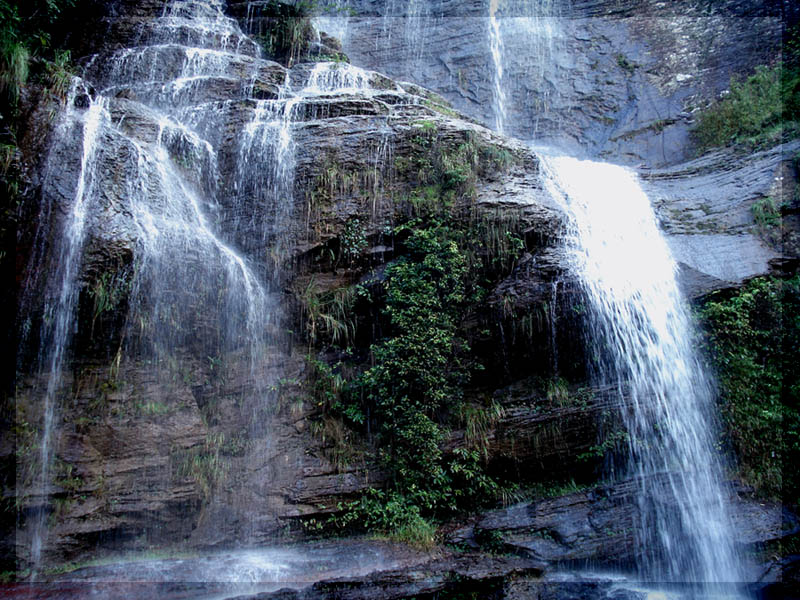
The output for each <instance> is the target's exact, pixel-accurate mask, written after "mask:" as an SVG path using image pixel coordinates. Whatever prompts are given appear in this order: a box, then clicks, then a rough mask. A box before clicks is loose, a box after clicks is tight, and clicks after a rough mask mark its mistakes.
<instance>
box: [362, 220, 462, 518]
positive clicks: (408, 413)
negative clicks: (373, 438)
mask: <svg viewBox="0 0 800 600" xmlns="http://www.w3.org/2000/svg"><path fill="white" fill-rule="evenodd" d="M401 232H408V233H410V236H409V238H408V239H407V240H406V243H405V245H406V248H407V250H408V254H407V255H406V256H403V257H401V258H400V259H398V260H397V261H396V262H395V263H394V264H392V265H391V266H390V267H389V268H388V269H387V271H386V283H385V287H386V295H387V299H386V309H385V313H386V315H387V316H388V318H389V321H390V324H391V330H392V331H391V335H390V337H388V338H387V339H385V340H384V341H382V342H380V343H378V344H375V345H373V347H372V355H373V361H374V364H373V366H372V367H371V368H370V369H368V370H367V371H366V372H364V373H363V374H362V375H361V376H360V377H359V378H358V380H357V381H356V382H355V384H354V388H355V389H356V390H357V391H358V395H359V396H361V398H362V399H363V400H362V401H363V402H366V403H367V404H369V405H370V406H371V407H373V410H374V415H375V419H376V420H377V421H378V423H379V427H380V438H381V440H382V442H383V444H382V446H383V447H384V448H385V451H386V463H387V465H389V466H390V467H391V469H392V471H393V474H394V476H395V482H396V485H397V486H398V487H402V488H403V489H407V490H409V491H413V492H414V493H415V494H417V493H418V492H421V491H424V490H430V489H432V488H433V487H439V486H440V485H441V484H443V483H444V480H445V479H446V477H447V475H446V472H445V469H444V466H443V465H442V460H441V458H442V457H441V451H440V450H439V442H440V441H441V432H440V430H439V427H438V425H437V424H436V423H435V422H434V420H433V418H434V417H435V416H436V415H437V413H438V411H439V410H440V409H442V408H444V407H446V406H449V405H453V404H454V403H455V402H456V401H457V400H458V397H459V388H458V384H459V383H461V382H462V381H463V379H464V377H465V376H466V375H465V374H464V373H463V370H462V368H461V365H460V363H459V360H458V358H457V350H458V346H460V345H463V342H462V341H461V340H457V339H456V338H457V335H456V330H457V325H458V315H459V308H460V307H461V306H462V304H463V302H464V276H465V274H466V265H465V262H464V257H463V255H462V254H461V253H460V252H459V250H458V247H457V246H456V244H455V242H453V241H452V240H450V239H448V236H447V233H448V230H447V228H445V227H441V226H435V227H431V228H425V229H411V228H410V227H403V228H402V229H401ZM417 495H419V494H417ZM440 500H441V498H438V497H429V498H427V499H426V500H424V503H425V508H430V509H433V508H435V507H436V505H437V503H438V502H439V501H440Z"/></svg>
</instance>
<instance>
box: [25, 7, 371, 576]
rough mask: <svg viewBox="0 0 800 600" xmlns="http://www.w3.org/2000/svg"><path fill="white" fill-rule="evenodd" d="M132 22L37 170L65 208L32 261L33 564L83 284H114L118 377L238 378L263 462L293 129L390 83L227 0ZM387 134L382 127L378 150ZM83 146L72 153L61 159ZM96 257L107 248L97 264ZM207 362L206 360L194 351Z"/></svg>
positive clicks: (159, 471)
mask: <svg viewBox="0 0 800 600" xmlns="http://www.w3.org/2000/svg"><path fill="white" fill-rule="evenodd" d="M137 34H138V35H137V38H136V44H138V45H136V46H134V47H130V48H114V49H110V50H107V51H105V52H102V53H100V54H97V55H95V56H93V57H91V59H90V60H89V61H88V63H87V65H86V67H85V70H84V74H83V77H84V79H83V80H82V79H80V78H76V81H75V84H74V86H73V88H74V89H73V92H72V93H71V95H70V97H69V99H68V103H67V108H66V110H65V111H64V114H63V115H62V118H61V124H60V125H59V128H60V129H59V133H58V135H56V136H55V142H54V144H53V146H52V147H51V149H50V154H49V158H48V160H47V165H46V172H47V173H49V174H51V179H52V181H53V183H52V184H48V183H47V182H45V185H44V186H43V192H42V206H43V211H45V212H46V213H47V214H52V215H58V214H62V213H63V214H65V215H66V216H65V217H63V218H62V219H61V221H60V225H59V226H60V230H59V231H56V232H55V236H54V238H55V239H56V240H57V248H56V253H57V254H58V256H57V260H56V258H55V257H54V256H52V254H53V251H52V250H51V251H50V253H49V254H48V252H47V251H46V250H42V251H41V252H40V253H39V254H37V259H36V260H37V261H38V262H37V264H36V265H33V266H32V268H31V271H32V272H38V271H40V270H43V271H46V270H47V269H50V271H52V273H51V274H50V275H48V277H47V281H48V288H47V289H48V292H47V295H46V297H45V302H44V304H45V307H44V318H43V319H42V323H43V324H42V327H41V329H42V331H41V333H40V335H39V340H40V345H41V349H40V351H39V355H40V359H39V364H40V367H39V368H40V372H39V376H38V379H39V380H41V381H42V382H44V383H43V384H42V385H41V387H42V389H40V390H36V391H34V392H33V395H32V397H35V398H37V400H36V401H37V402H38V401H39V400H38V399H41V405H42V409H41V410H40V411H39V412H41V413H42V417H41V418H39V417H38V416H37V415H38V413H37V415H29V420H30V421H31V422H35V423H37V424H40V427H39V435H38V444H39V455H40V456H39V458H38V459H37V463H38V464H37V466H36V467H35V468H36V469H38V474H37V478H36V481H35V484H36V486H37V487H38V489H37V490H36V491H35V494H37V497H39V498H40V505H41V506H42V508H41V510H39V511H38V516H36V519H35V522H31V523H29V525H30V527H29V532H28V534H29V535H30V536H31V540H30V548H31V558H32V560H33V562H34V564H35V565H37V566H39V565H40V564H43V563H44V562H46V550H47V535H48V532H47V529H48V511H49V509H48V497H51V496H52V495H53V494H54V493H56V494H57V493H59V490H58V486H57V484H56V482H55V481H54V479H55V478H54V473H53V469H52V468H51V464H53V463H54V461H55V460H57V459H58V452H59V439H60V432H61V430H62V428H63V424H62V423H61V420H60V416H59V411H58V403H59V399H60V398H65V397H66V396H67V392H68V390H67V387H68V384H69V380H68V379H67V377H66V376H67V375H68V374H69V372H70V369H71V365H70V353H69V348H70V345H71V344H73V343H74V341H73V337H74V336H75V334H76V333H80V332H79V331H78V330H79V325H80V324H79V314H78V312H79V311H78V305H79V302H80V298H81V296H82V294H83V295H86V294H87V293H88V294H89V295H91V294H93V293H99V292H97V290H99V289H100V288H101V287H102V286H101V284H109V283H110V282H111V281H115V282H121V283H120V286H119V287H120V288H124V290H123V291H124V292H125V295H126V304H125V305H124V306H123V307H122V308H121V309H120V310H123V311H124V314H123V318H122V319H121V323H122V325H120V327H121V329H122V331H121V332H120V339H119V342H118V348H117V347H116V346H115V348H114V349H115V350H116V356H114V357H113V358H112V364H111V366H110V368H109V369H108V372H109V375H108V377H109V378H110V379H114V378H117V377H120V378H121V376H120V373H124V372H125V370H126V368H127V369H128V372H132V371H133V370H134V369H135V368H136V366H137V365H138V366H139V368H141V369H143V370H146V371H147V373H148V378H150V377H151V378H152V381H151V382H148V385H155V386H157V385H163V386H166V387H165V388H164V389H165V390H169V389H171V388H170V386H172V385H173V384H174V382H175V380H176V379H181V380H182V383H183V384H185V385H187V386H188V385H190V384H191V385H192V386H193V387H202V385H206V384H207V379H200V380H199V381H192V378H193V377H201V378H202V377H206V378H207V377H210V376H212V375H213V377H215V378H219V379H220V380H225V379H226V378H228V377H230V378H231V379H233V378H236V380H237V381H238V382H241V383H240V384H238V386H237V388H236V391H235V393H236V394H237V395H238V396H237V398H235V399H234V402H233V403H232V405H233V407H232V408H231V410H234V411H238V417H236V418H238V419H239V420H240V421H241V422H242V423H243V425H242V429H243V430H244V432H243V433H244V434H246V436H247V439H248V440H249V442H250V445H249V446H247V452H248V453H249V454H248V457H250V458H253V459H254V462H256V463H257V464H262V463H263V462H264V461H259V460H257V459H259V458H264V457H265V456H266V452H267V450H268V449H269V448H270V445H271V442H270V437H269V430H268V418H267V415H268V414H269V410H270V409H271V408H270V407H271V406H272V405H273V404H274V401H275V397H276V389H277V386H276V385H275V380H276V379H277V378H278V377H279V376H280V374H279V373H278V371H279V368H280V361H281V360H284V359H282V358H280V357H281V356H285V354H286V350H285V348H286V347H288V342H287V340H286V337H287V334H286V333H285V331H286V330H285V329H284V328H282V327H281V311H280V302H281V296H282V294H283V291H282V284H281V277H282V267H281V265H282V264H283V262H284V261H285V259H286V253H287V251H288V248H289V245H290V242H291V241H292V240H291V235H293V233H292V231H293V229H292V227H291V224H292V218H293V216H294V208H295V202H294V187H295V180H294V171H295V162H296V161H295V152H296V148H295V142H294V130H295V127H296V126H297V123H298V122H299V121H305V120H309V119H314V118H316V117H317V112H319V111H321V112H324V111H325V110H326V98H325V96H326V95H329V94H331V93H333V92H335V93H348V92H351V93H362V94H363V93H381V91H382V90H379V89H374V90H373V89H372V88H370V81H371V78H372V75H371V74H369V73H368V72H366V71H364V70H361V69H358V68H357V67H353V66H351V65H348V64H340V63H318V64H316V65H315V66H314V67H312V68H309V67H307V66H303V65H300V66H298V67H297V69H295V70H293V71H292V72H290V71H288V70H287V69H285V68H283V67H281V66H280V65H278V64H277V63H273V62H271V61H267V60H264V59H262V58H260V54H261V50H260V48H259V46H258V45H257V44H256V43H255V42H254V41H253V40H252V39H250V38H248V37H247V36H245V35H244V34H243V33H242V32H241V30H240V28H239V25H238V24H237V23H236V21H234V20H233V19H232V18H229V17H227V16H226V15H225V14H224V11H223V3H222V2H221V0H207V1H197V0H172V1H170V2H167V3H165V8H164V11H163V13H162V14H161V15H160V16H157V17H156V18H154V19H152V20H146V21H143V22H142V24H140V26H139V28H138V32H137ZM88 90H91V97H90V94H89V92H88ZM79 96H80V98H78V97H79ZM84 98H89V100H88V101H87V100H85V99H84ZM309 99H311V103H310V104H307V103H306V100H309ZM79 100H80V101H79ZM314 102H316V104H314ZM319 116H321V117H322V116H325V115H324V114H320V115H319ZM385 141H386V140H385V136H384V135H383V133H381V135H380V136H379V139H378V140H376V147H377V151H378V152H382V151H383V150H382V149H384V147H385ZM76 148H80V164H79V166H78V167H79V168H76V166H75V164H73V163H74V162H75V161H74V160H72V161H71V160H65V157H69V156H70V155H71V154H74V153H75V149H76ZM384 158H385V157H384ZM377 160H378V159H377V158H376V161H377ZM376 164H377V163H376ZM376 168H377V167H376ZM75 173H78V177H77V180H75ZM376 181H377V175H376ZM70 186H73V187H72V189H73V190H74V191H73V192H70V193H69V197H64V193H63V189H65V188H69V187H70ZM47 235H48V234H47V233H46V232H44V231H43V232H42V233H41V235H40V237H42V238H46V237H47ZM109 235H110V236H111V242H112V243H111V245H110V246H109V240H108V239H107V237H106V236H109ZM119 247H121V248H122V249H121V250H116V248H119ZM109 248H111V250H110V251H109ZM115 253H116V254H115ZM109 254H110V256H109ZM98 256H101V257H105V258H103V259H101V262H100V263H97V262H92V261H96V260H97V257H98ZM102 261H105V262H102ZM51 264H54V265H55V267H50V266H49V265H51ZM105 269H111V270H112V271H113V270H114V269H117V270H118V272H119V273H121V275H119V277H117V271H114V272H113V273H112V272H111V271H109V272H108V273H107V272H105V271H104V270H105ZM98 271H99V272H98ZM109 275H110V276H109ZM31 285H33V284H31ZM106 292H108V290H107V289H106V290H104V291H103V293H106ZM33 293H34V292H33V289H31V290H29V291H28V292H26V294H27V295H26V297H28V296H30V295H31V294H33ZM115 344H117V342H115ZM182 361H183V362H182ZM209 361H210V363H211V368H210V370H209V369H208V368H207V369H205V371H204V370H203V367H201V366H198V365H206V366H208V364H209ZM182 365H189V366H187V367H184V366H182ZM192 365H194V366H192ZM204 372H205V373H206V375H203V373H204ZM195 373H199V375H195ZM163 399H164V401H167V400H168V398H166V397H165V398H163ZM228 417H230V415H228ZM234 423H235V421H234ZM234 426H235V425H234ZM221 427H222V425H214V424H213V423H207V424H206V430H207V439H209V437H208V436H211V439H215V438H214V437H213V436H215V435H217V434H219V433H230V432H228V431H223V430H222V429H221ZM172 452H173V449H171V448H168V449H167V450H166V451H165V452H164V456H160V457H159V462H158V464H152V463H147V462H146V461H145V459H144V458H143V459H142V462H141V464H140V465H136V464H134V463H135V459H134V461H133V462H132V463H131V465H130V468H131V469H132V470H133V472H135V473H137V477H141V481H142V484H143V486H144V485H147V486H148V487H150V488H153V487H155V488H159V487H160V488H165V489H166V488H168V487H169V486H170V485H171V483H172V480H173V478H174V477H175V476H176V475H175V466H174V465H172V464H171V462H170V461H171V460H172V459H171V458H170V454H171V453H172ZM23 471H24V469H20V472H23ZM264 473H265V474H264V475H261V477H268V476H269V475H268V473H267V471H264ZM178 476H179V477H180V475H178ZM19 487H20V489H23V488H25V489H29V486H27V485H26V484H25V483H24V482H21V484H20V486H19ZM28 493H29V494H31V493H32V492H30V491H29V492H28ZM207 493H208V490H207ZM210 500H214V498H211V499H210ZM150 510H151V511H152V513H153V517H154V518H155V519H154V520H156V521H157V520H158V515H157V514H156V513H157V509H150ZM242 510H244V511H245V512H247V511H248V509H247V507H244V508H243V509H242ZM165 518H166V517H165ZM243 521H246V519H243ZM240 527H241V531H242V539H241V540H240V543H242V544H247V543H248V542H250V541H251V540H255V539H259V538H257V537H256V535H257V533H258V532H257V531H256V529H257V526H256V524H254V523H251V524H249V525H248V524H247V523H242V524H241V525H240Z"/></svg>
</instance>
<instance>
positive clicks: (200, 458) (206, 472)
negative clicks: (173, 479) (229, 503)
mask: <svg viewBox="0 0 800 600" xmlns="http://www.w3.org/2000/svg"><path fill="white" fill-rule="evenodd" d="M245 448H246V442H245V441H244V440H243V439H242V438H239V437H232V438H227V437H226V436H225V434H224V433H222V432H218V433H209V434H208V435H206V439H205V442H204V443H203V444H202V445H201V446H199V447H193V448H189V449H186V450H183V449H178V450H175V451H174V452H173V454H172V456H171V459H172V464H173V469H174V471H175V474H176V476H178V477H186V478H189V479H193V480H194V482H195V483H196V484H197V486H198V487H199V488H200V492H201V493H202V495H203V498H204V499H205V500H208V499H210V498H211V493H212V491H213V490H214V488H215V487H216V486H217V485H218V484H219V483H220V482H221V481H222V480H223V479H224V478H225V477H226V476H227V474H228V469H229V466H230V461H229V459H228V458H227V457H230V456H238V455H241V454H243V453H244V450H245Z"/></svg>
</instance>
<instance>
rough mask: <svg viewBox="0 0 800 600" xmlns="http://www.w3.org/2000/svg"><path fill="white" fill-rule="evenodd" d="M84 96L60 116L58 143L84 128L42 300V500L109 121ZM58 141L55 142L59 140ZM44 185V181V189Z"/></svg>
mask: <svg viewBox="0 0 800 600" xmlns="http://www.w3.org/2000/svg"><path fill="white" fill-rule="evenodd" d="M78 93H83V90H82V88H81V86H80V82H79V81H78V80H77V79H75V80H73V82H72V85H71V89H70V92H69V94H68V96H67V110H66V112H65V114H64V116H63V120H64V123H63V125H62V132H63V133H64V137H59V141H60V142H62V143H65V144H68V143H69V140H70V139H71V136H72V131H76V130H77V131H80V130H82V154H81V159H80V166H79V171H78V180H77V184H76V186H75V195H74V198H73V200H72V205H71V207H70V210H69V213H68V215H67V219H66V222H65V224H64V228H63V231H62V232H61V234H60V235H59V236H58V238H57V239H58V250H57V252H58V261H57V263H56V273H55V275H54V277H53V278H52V279H51V280H50V282H51V283H50V285H49V286H48V287H49V293H48V295H47V297H46V299H45V307H44V311H45V317H44V322H43V325H42V328H43V331H42V333H41V339H42V340H43V341H42V347H41V349H40V352H39V363H40V365H42V368H43V369H44V371H45V373H46V376H47V378H46V382H47V383H46V387H45V389H44V390H43V392H42V395H43V402H42V405H43V408H42V412H43V424H42V432H41V439H40V444H39V465H40V471H39V474H38V482H37V487H38V492H39V495H40V497H41V498H42V499H44V498H45V497H46V496H47V492H48V488H49V486H50V478H51V472H52V462H53V458H54V452H53V449H54V446H55V444H56V442H57V439H58V436H57V435H56V433H55V431H54V430H55V429H56V427H57V420H58V415H59V407H58V394H59V392H60V389H61V386H62V383H63V371H64V369H65V361H66V354H67V351H68V347H69V343H70V340H71V334H72V328H73V323H74V317H75V311H76V307H77V299H78V293H79V291H80V288H79V285H78V273H79V270H80V265H81V252H82V250H83V246H84V244H85V240H86V221H87V214H88V212H89V211H90V210H91V206H90V204H91V203H92V200H93V195H94V183H95V178H94V173H93V171H92V168H91V167H92V161H93V158H94V156H95V153H96V151H97V147H98V140H99V134H100V131H101V125H102V124H103V122H104V120H107V119H108V113H107V111H106V105H105V102H104V101H103V99H102V98H100V99H98V100H97V101H90V102H91V103H90V106H89V108H88V110H85V111H79V110H77V109H76V108H75V107H74V104H75V97H76V96H77V94H78ZM57 143H58V142H57ZM59 150H60V148H59V147H58V146H57V147H55V148H53V149H52V151H51V152H52V155H53V156H56V155H58V154H59ZM46 187H47V182H46V183H45V188H46ZM46 519H47V514H46V513H45V511H40V512H39V513H38V514H37V515H36V517H35V523H34V525H33V541H32V548H31V555H32V562H33V564H34V570H35V571H36V570H38V568H39V565H40V562H41V559H42V548H43V545H44V542H45V537H46V535H47V531H46V529H47V528H46Z"/></svg>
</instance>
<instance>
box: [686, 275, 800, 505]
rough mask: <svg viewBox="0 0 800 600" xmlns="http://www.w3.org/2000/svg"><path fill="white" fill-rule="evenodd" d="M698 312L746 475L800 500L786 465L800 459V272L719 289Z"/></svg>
mask: <svg viewBox="0 0 800 600" xmlns="http://www.w3.org/2000/svg"><path fill="white" fill-rule="evenodd" d="M700 316H701V319H702V322H703V324H704V326H705V329H706V349H707V351H708V353H709V356H710V359H711V361H712V362H713V364H714V366H715V367H716V370H717V373H718V377H719V385H720V396H721V397H720V403H721V412H722V417H723V421H724V425H725V431H726V434H727V439H728V441H729V442H730V443H731V444H732V446H733V449H734V450H735V451H736V454H737V457H738V459H739V471H740V475H741V476H742V478H743V479H744V480H746V481H747V482H748V483H750V484H752V485H754V486H756V487H757V488H759V489H761V490H762V491H763V492H764V493H766V494H771V495H779V494H780V493H781V491H783V497H784V499H785V500H787V501H790V502H797V500H798V483H799V480H798V476H797V475H796V474H795V473H793V472H792V471H791V470H787V471H783V469H782V465H783V464H795V463H797V462H798V461H800V416H799V414H800V413H799V412H798V409H799V408H800V401H799V400H798V399H799V398H800V352H799V351H798V349H800V278H798V277H795V278H794V279H791V280H779V279H771V278H760V279H755V280H753V281H751V282H749V283H748V284H747V285H745V286H744V287H743V288H741V289H740V290H738V291H737V292H736V293H735V294H733V295H726V294H723V293H716V294H713V295H712V296H711V298H710V299H709V300H708V301H707V302H706V303H705V304H704V306H703V307H702V309H701V310H700Z"/></svg>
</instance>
